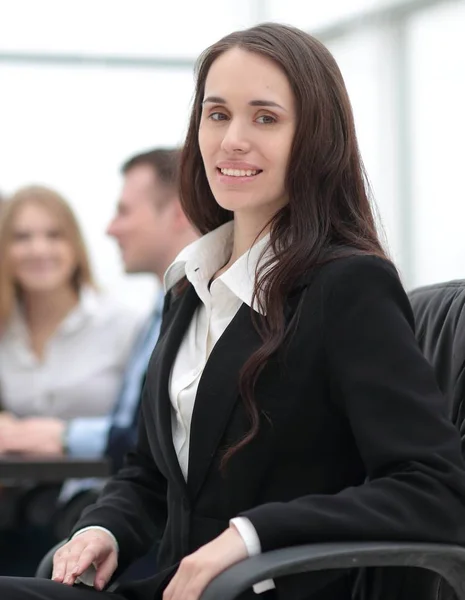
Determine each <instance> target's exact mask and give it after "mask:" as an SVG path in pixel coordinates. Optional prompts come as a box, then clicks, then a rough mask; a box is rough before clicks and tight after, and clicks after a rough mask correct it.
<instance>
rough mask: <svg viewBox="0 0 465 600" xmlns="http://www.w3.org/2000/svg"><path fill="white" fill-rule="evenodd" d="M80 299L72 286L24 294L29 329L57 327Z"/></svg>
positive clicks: (51, 328)
mask: <svg viewBox="0 0 465 600" xmlns="http://www.w3.org/2000/svg"><path fill="white" fill-rule="evenodd" d="M78 301H79V295H78V293H77V292H76V291H75V290H74V288H72V287H71V286H65V287H63V288H60V289H59V290H53V292H32V293H25V294H23V306H24V313H25V317H26V322H27V324H28V327H29V329H31V330H37V329H42V330H44V329H48V330H53V329H55V327H56V326H58V325H59V324H60V323H61V321H63V319H64V318H65V317H66V315H67V314H68V313H69V312H70V311H71V310H72V309H73V308H74V307H75V306H76V304H77V303H78Z"/></svg>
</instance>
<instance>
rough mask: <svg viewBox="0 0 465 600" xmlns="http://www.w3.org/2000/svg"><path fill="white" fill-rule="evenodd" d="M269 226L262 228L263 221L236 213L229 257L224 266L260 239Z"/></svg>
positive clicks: (231, 262)
mask: <svg viewBox="0 0 465 600" xmlns="http://www.w3.org/2000/svg"><path fill="white" fill-rule="evenodd" d="M269 231H270V228H269V226H266V227H265V228H264V224H263V221H262V220H260V221H259V222H254V221H252V220H251V219H250V218H249V217H245V216H244V215H239V214H236V215H235V216H234V239H233V249H232V254H231V258H230V259H229V261H228V264H227V265H226V266H225V267H226V268H228V267H230V266H231V265H232V264H233V263H235V262H236V260H237V259H238V258H239V257H241V256H242V255H243V254H245V253H246V252H247V251H248V250H250V248H252V246H253V245H254V244H255V243H256V242H258V241H259V240H261V239H262V238H263V237H264V236H265V235H266V234H267V233H269Z"/></svg>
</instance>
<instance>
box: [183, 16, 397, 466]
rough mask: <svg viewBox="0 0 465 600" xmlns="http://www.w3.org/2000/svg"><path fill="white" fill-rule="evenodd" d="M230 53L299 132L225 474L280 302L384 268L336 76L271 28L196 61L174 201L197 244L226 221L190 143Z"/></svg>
mask: <svg viewBox="0 0 465 600" xmlns="http://www.w3.org/2000/svg"><path fill="white" fill-rule="evenodd" d="M232 48H240V49H242V50H245V51H247V52H254V53H257V54H260V55H262V56H264V57H266V58H268V59H271V60H272V61H273V62H274V63H275V64H276V65H278V66H279V67H280V68H281V69H282V71H283V72H284V73H285V74H286V76H287V78H288V80H289V83H290V85H291V88H292V91H293V94H294V98H295V106H296V122H297V127H296V133H295V136H294V140H293V143H292V148H291V152H290V157H289V160H288V168H287V173H286V181H285V189H286V193H287V196H288V199H289V201H288V204H287V205H286V206H284V207H283V208H282V209H281V210H280V211H279V212H277V213H276V214H275V215H274V217H273V218H272V220H271V222H270V241H269V245H268V248H267V249H269V248H271V249H272V253H271V254H272V255H273V256H274V258H273V259H271V260H270V261H268V262H265V263H264V264H261V266H260V267H259V268H258V270H257V273H256V281H255V289H254V299H256V301H257V302H258V303H261V305H262V306H264V307H266V318H265V319H260V321H259V320H258V319H256V318H255V319H254V323H255V325H256V327H257V329H258V330H259V333H260V335H261V339H262V345H261V346H260V348H259V349H258V350H257V351H256V352H254V353H253V354H252V355H251V356H250V358H249V359H248V360H247V362H246V363H245V364H244V366H243V368H242V369H241V372H240V376H239V390H240V394H241V397H242V400H243V402H244V405H245V408H246V411H247V414H248V416H249V418H250V423H251V427H250V430H249V431H248V432H247V434H246V435H245V436H244V438H242V439H241V440H240V441H239V442H238V443H237V444H236V445H235V446H233V447H230V448H229V449H228V450H227V451H226V453H225V455H224V457H223V463H222V464H223V466H224V464H225V462H226V461H227V460H228V459H229V458H230V457H231V456H232V455H233V454H234V453H235V452H237V451H238V450H239V449H240V448H242V447H243V446H244V445H245V444H247V443H248V442H250V441H251V440H252V439H253V438H254V437H255V435H256V434H257V432H258V428H259V421H260V418H259V410H258V407H257V406H256V403H255V400H254V387H255V383H256V381H257V378H258V376H259V374H260V373H261V371H262V370H263V368H264V366H265V365H266V363H267V361H268V360H269V359H270V357H271V356H272V355H273V354H274V353H275V352H276V351H277V349H278V348H280V347H281V346H282V344H283V343H284V341H285V338H286V334H287V333H288V330H289V326H288V325H286V320H285V317H284V307H285V302H286V298H287V297H288V295H289V292H290V291H291V290H292V288H293V287H294V286H295V285H296V283H297V282H298V280H299V279H300V278H301V277H302V276H303V275H305V274H307V273H308V272H310V271H311V270H312V269H314V268H315V267H317V266H319V265H321V264H323V263H325V262H328V261H330V260H334V259H336V258H340V257H343V256H347V255H350V254H354V253H362V254H371V255H376V256H380V257H383V258H386V255H385V252H384V250H383V248H382V245H381V243H380V241H379V238H378V235H377V231H376V224H375V219H374V216H373V212H372V208H371V204H370V198H369V185H368V182H367V178H366V175H365V170H364V167H363V163H362V160H361V157H360V153H359V148H358V143H357V138H356V134H355V126H354V118H353V114H352V109H351V105H350V101H349V98H348V94H347V90H346V87H345V84H344V80H343V78H342V75H341V72H340V70H339V68H338V66H337V64H336V62H335V60H334V58H333V56H332V55H331V53H330V52H329V51H328V49H327V48H325V46H323V44H321V43H320V42H319V41H318V40H316V39H315V38H313V37H312V36H310V35H308V34H306V33H304V32H303V31H300V30H298V29H295V28H293V27H288V26H285V25H279V24H276V23H265V24H263V25H258V26H256V27H252V28H250V29H247V30H245V31H236V32H234V33H231V34H230V35H227V36H226V37H224V38H223V39H221V40H220V41H218V42H217V43H215V44H213V45H212V46H210V47H209V48H207V50H205V51H204V52H203V54H202V55H201V56H200V58H199V60H198V63H197V69H196V74H197V82H196V91H195V96H194V101H193V108H192V113H191V117H190V122H189V128H188V132H187V137H186V141H185V145H184V149H183V153H182V157H181V171H180V193H181V201H182V205H183V207H184V210H185V212H186V214H187V215H188V217H189V218H190V220H191V221H192V223H193V224H194V225H195V227H196V228H197V229H198V230H199V231H200V232H201V233H203V234H205V233H207V232H209V231H212V230H213V229H215V228H217V227H219V226H220V225H222V224H223V223H225V222H226V221H229V220H231V219H233V216H234V215H233V213H232V212H230V211H227V210H225V209H223V208H222V207H221V206H220V205H219V204H218V203H217V202H216V200H215V198H214V196H213V194H212V191H211V189H210V186H209V184H208V181H207V176H206V173H205V169H204V165H203V161H202V156H201V153H200V148H199V142H198V131H199V126H200V119H201V113H202V101H203V98H204V90H205V81H206V78H207V75H208V72H209V69H210V67H211V65H212V64H213V62H214V61H215V60H216V59H217V58H218V57H219V56H220V55H221V54H223V53H224V52H226V51H228V50H230V49H232ZM267 249H265V251H264V253H265V252H266V251H267ZM252 312H253V311H252Z"/></svg>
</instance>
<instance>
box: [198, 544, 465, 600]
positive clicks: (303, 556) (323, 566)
mask: <svg viewBox="0 0 465 600" xmlns="http://www.w3.org/2000/svg"><path fill="white" fill-rule="evenodd" d="M360 567H422V568H424V569H428V570H430V571H434V572H435V573H438V574H439V575H441V576H442V577H444V579H446V581H447V582H448V583H449V585H450V586H451V587H452V588H453V589H454V591H455V593H456V594H457V599H458V600H465V548H461V547H459V546H448V545H444V544H419V543H410V542H398V543H396V542H351V543H328V544H308V545H302V546H294V547H290V548H284V549H282V550H273V551H272V552H266V553H264V554H261V555H259V556H255V557H252V558H248V559H246V560H244V561H242V562H240V563H237V564H236V565H233V566H232V567H230V568H229V569H227V570H226V571H224V572H223V573H221V574H220V575H218V577H216V578H215V579H213V581H211V583H210V584H209V585H208V586H207V588H206V589H205V590H204V592H203V594H202V595H201V597H200V600H218V599H219V598H221V600H233V599H234V598H236V597H237V596H238V595H239V594H240V593H241V592H243V591H245V590H246V589H248V588H251V587H252V585H254V584H255V583H258V582H259V581H263V580H265V579H272V578H275V577H280V576H283V575H292V574H297V573H303V572H308V571H320V570H329V569H347V568H360Z"/></svg>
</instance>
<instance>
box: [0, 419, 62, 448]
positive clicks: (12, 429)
mask: <svg viewBox="0 0 465 600" xmlns="http://www.w3.org/2000/svg"><path fill="white" fill-rule="evenodd" d="M65 427H66V425H65V422H64V421H62V420H61V419H54V418H48V417H31V418H29V419H9V420H8V419H7V420H5V421H3V420H0V454H7V453H18V454H49V455H53V456H61V455H63V434H64V430H65Z"/></svg>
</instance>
